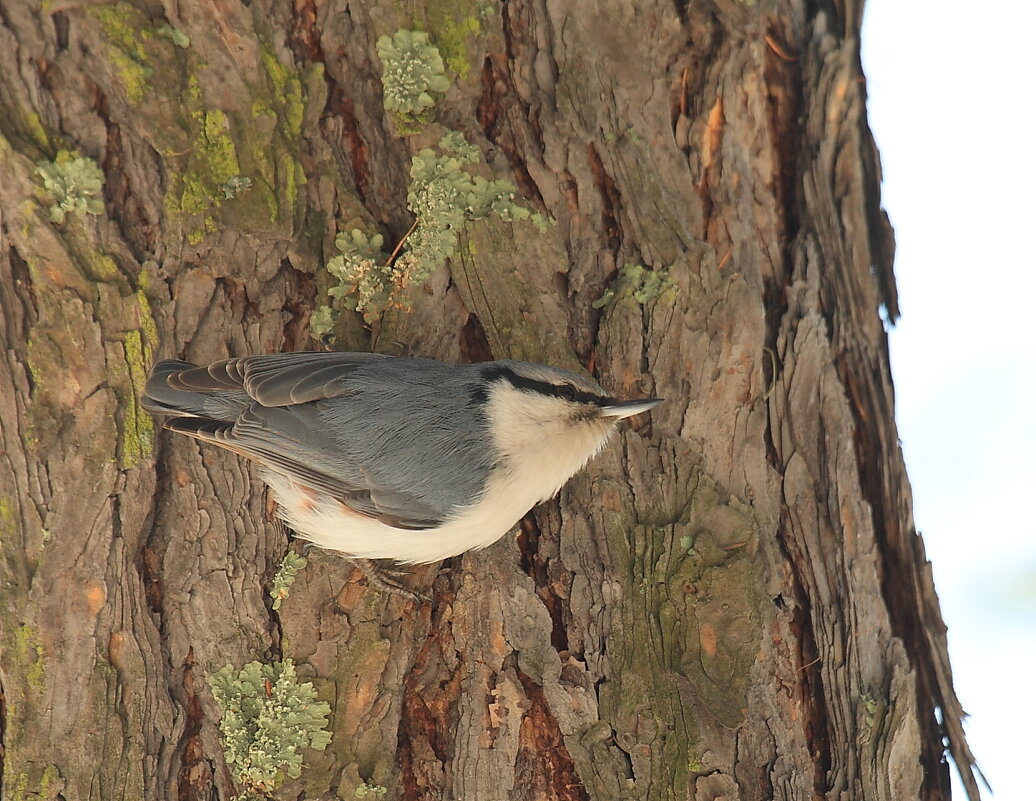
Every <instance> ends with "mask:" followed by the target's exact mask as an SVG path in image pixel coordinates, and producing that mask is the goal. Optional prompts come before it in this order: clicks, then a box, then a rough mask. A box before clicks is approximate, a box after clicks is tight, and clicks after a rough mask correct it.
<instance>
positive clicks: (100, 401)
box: [0, 0, 977, 801]
mask: <svg viewBox="0 0 1036 801" xmlns="http://www.w3.org/2000/svg"><path fill="white" fill-rule="evenodd" d="M404 5H405V8H403V7H401V6H399V5H398V4H393V3H388V2H374V3H350V2H345V0H341V1H340V2H336V3H329V2H325V1H324V0H293V2H284V1H283V0H258V1H257V2H253V3H250V4H245V3H241V2H238V1H237V0H227V1H226V2H218V3H214V2H209V0H190V2H175V3H174V2H164V1H161V0H154V1H153V2H143V0H142V1H141V2H139V3H132V4H131V3H128V2H118V3H112V4H77V3H38V2H35V3H34V2H6V3H3V4H0V174H2V176H3V180H2V181H0V315H2V319H0V345H2V349H0V350H2V354H3V357H2V359H0V437H2V439H0V559H2V563H0V571H2V572H0V579H2V581H0V770H2V773H0V781H2V791H3V796H4V798H12V799H13V798H41V799H43V798H46V799H58V798H69V799H72V798H77V799H78V798H83V799H86V798H104V799H108V798H147V799H155V800H156V801H157V800H158V799H176V800H177V801H189V799H202V798H205V799H209V798H216V797H219V798H231V797H232V796H233V795H234V793H235V792H236V790H235V788H234V786H233V781H232V774H231V772H230V771H229V770H228V768H227V765H226V764H225V762H224V758H223V754H222V751H221V747H220V742H219V733H218V728H217V723H218V719H219V710H218V707H217V705H216V703H215V700H214V698H213V697H212V694H211V692H210V690H209V687H208V685H207V683H206V679H207V677H208V676H209V675H211V674H212V673H213V672H215V671H216V670H218V669H219V668H220V667H222V666H223V665H224V664H227V663H232V664H234V665H235V666H240V665H242V664H244V663H246V662H249V661H251V660H255V659H258V660H263V661H270V660H274V659H280V658H283V657H290V658H292V659H294V660H295V661H296V663H297V664H298V666H299V672H300V675H302V676H303V677H304V678H306V679H308V680H312V681H313V682H314V684H315V686H316V687H317V688H318V690H319V693H320V695H321V697H322V698H323V699H325V700H327V701H328V702H329V703H330V704H331V707H332V714H331V717H332V730H333V733H334V739H333V741H332V743H331V745H330V746H329V747H328V748H327V749H326V750H325V751H324V752H309V753H307V767H306V769H305V770H304V772H303V774H302V776H301V778H299V779H297V780H293V781H289V782H287V783H286V784H285V785H284V786H283V787H282V788H280V789H279V790H277V791H276V793H275V796H276V797H278V798H296V797H326V798H331V797H341V798H350V797H353V796H354V791H355V790H356V788H357V787H359V786H360V785H361V784H363V783H367V784H369V785H381V786H382V787H385V788H387V793H388V795H387V796H386V797H388V798H399V799H426V798H443V799H447V798H458V799H480V801H482V800H483V799H487V800H491V799H530V800H531V799H565V800H566V801H570V800H576V799H627V798H638V799H640V798H643V799H663V798H693V799H701V800H702V801H704V800H705V799H716V798H724V797H725V798H740V799H743V800H745V801H748V800H750V799H760V800H761V799H778V798H779V799H792V798H795V799H798V798H814V797H816V798H820V797H823V798H830V799H836V798H837V799H853V801H858V800H861V799H862V800H865V801H871V800H874V801H878V800H881V801H885V800H886V799H887V800H888V801H893V799H895V800H896V801H900V800H901V799H911V798H917V799H926V801H937V800H938V799H944V798H948V797H949V783H948V769H947V766H946V762H945V759H944V746H943V741H944V738H945V740H946V741H947V742H948V744H949V745H948V750H949V753H950V754H951V755H952V757H953V759H954V761H955V762H956V763H957V765H959V766H960V767H961V770H962V775H963V777H964V783H965V786H966V787H967V789H968V793H969V795H970V797H971V798H972V799H977V786H976V784H975V779H974V773H973V768H972V763H973V760H972V757H971V754H970V752H969V750H968V746H967V743H966V742H965V739H964V736H963V731H962V728H961V719H962V717H963V712H962V710H961V708H960V705H959V702H958V701H957V699H956V697H955V695H954V692H953V687H952V680H951V675H950V668H949V663H948V658H947V654H946V642H945V626H944V625H943V623H942V621H941V618H940V614H939V607H938V601H937V598H936V596H935V592H934V588H933V585H932V579H931V573H930V570H929V566H928V564H927V562H926V560H925V556H924V548H923V545H922V543H921V539H920V537H919V535H918V534H917V532H916V530H915V529H914V525H913V520H912V517H911V507H910V490H909V485H908V483H907V479H906V473H905V469H904V465H903V461H902V456H901V454H900V451H899V447H898V444H897V439H896V429H895V422H894V419H893V395H892V383H891V378H890V375H889V369H888V352H887V343H886V339H885V332H884V328H883V325H882V321H881V317H880V315H879V309H882V308H884V310H885V313H886V314H887V316H888V318H890V319H892V320H894V319H895V317H896V315H897V314H898V306H897V300H896V295H895V283H894V279H893V277H892V247H893V244H892V242H893V240H892V233H891V229H890V228H889V225H888V220H887V218H886V217H885V215H884V213H883V212H882V210H881V208H880V200H879V187H880V175H879V167H878V159H877V154H876V151H875V148H874V143H873V141H872V139H871V136H870V133H869V130H868V128H867V121H866V109H865V94H864V92H865V85H864V81H863V76H862V73H861V69H860V63H859V24H860V14H861V8H860V6H859V5H858V4H845V3H836V4H833V5H830V6H824V7H823V8H820V7H815V6H809V5H806V4H802V3H799V2H795V1H794V0H792V1H791V2H777V3H772V4H762V5H760V4H755V5H746V4H743V3H739V2H735V0H711V2H703V3H700V4H684V3H638V4H636V8H635V11H634V8H633V7H632V6H628V5H623V4H617V3H613V4H606V5H604V6H602V5H600V4H579V3H560V2H555V1H554V0H522V2H514V1H512V2H507V3H503V4H493V3H486V2H455V3H449V4H446V3H438V2H434V3H433V2H428V3H408V4H404ZM163 26H168V27H169V29H170V30H171V29H175V30H176V31H179V32H180V33H182V34H184V35H186V36H187V37H189V45H188V46H186V47H181V46H179V45H177V44H176V43H175V42H174V41H173V39H172V38H171V37H170V36H169V35H168V34H162V33H160V30H161V29H163ZM400 27H421V28H423V29H427V30H428V31H429V33H430V35H431V38H432V41H434V42H436V43H437V44H438V45H439V47H440V49H441V50H443V52H444V54H445V55H446V56H447V59H446V60H447V63H448V64H449V68H450V69H449V77H450V78H451V79H452V81H453V84H452V86H451V88H450V90H449V91H448V92H447V93H446V95H445V97H443V98H442V99H441V100H440V101H439V103H438V104H437V106H436V108H435V110H434V113H433V115H432V116H433V121H432V122H430V124H429V125H427V126H425V127H424V128H423V129H422V130H420V131H418V132H417V133H413V134H409V135H406V136H401V135H400V132H399V126H398V125H397V123H396V122H395V121H393V120H392V119H391V118H390V117H389V116H388V115H387V114H386V112H385V110H384V109H383V107H382V96H381V84H380V74H381V72H380V64H379V62H378V59H377V55H376V51H375V47H374V43H375V41H376V40H377V38H378V37H379V36H381V35H384V34H390V33H392V32H393V31H395V30H396V29H397V28H400ZM446 128H450V129H453V130H458V131H460V132H462V133H463V134H464V135H465V137H466V138H467V139H468V141H470V142H472V143H474V144H476V145H478V147H479V149H480V150H481V152H482V153H483V155H484V159H485V165H484V167H483V168H482V169H483V174H484V175H485V176H486V177H504V176H506V177H508V178H509V179H511V180H513V181H514V182H515V184H516V185H517V186H518V188H519V193H520V194H521V195H522V196H523V198H525V201H526V202H527V203H529V204H530V205H532V206H534V207H535V208H537V209H538V210H540V211H542V212H543V213H546V214H549V215H550V216H551V217H553V218H554V219H555V220H556V221H557V224H556V226H554V227H553V228H552V229H551V230H550V231H549V232H548V233H546V234H540V233H538V232H536V231H535V230H534V229H533V228H532V227H531V226H529V225H527V224H524V223H516V224H513V225H505V224H502V223H499V222H497V223H473V224H470V225H468V226H467V227H466V229H465V230H464V231H463V233H462V240H463V241H462V243H461V247H460V248H458V251H457V255H456V256H455V257H454V258H452V259H451V261H450V263H449V264H448V266H447V267H446V268H444V269H442V270H440V271H439V272H437V273H436V274H435V275H433V276H432V277H431V279H430V280H429V281H428V282H427V284H426V285H425V286H424V287H422V288H421V289H420V291H419V293H418V295H417V300H416V303H415V305H414V309H413V311H412V312H411V313H409V314H403V313H400V312H395V311H393V312H389V313H387V314H386V315H385V316H384V318H383V319H382V320H380V321H379V322H378V323H376V324H375V325H373V326H372V327H371V328H370V329H366V328H364V327H363V326H362V325H361V323H360V321H359V319H358V318H357V319H356V320H351V321H350V322H349V323H348V325H347V326H346V329H347V330H345V331H343V332H342V336H341V340H340V345H341V346H342V347H343V348H353V349H375V350H380V351H384V352H390V353H402V352H406V353H411V354H415V355H426V356H432V357H437V358H442V359H447V360H455V361H472V360H480V359H487V358H500V357H514V358H526V359H530V360H535V361H543V362H549V363H554V364H557V365H559V366H566V367H572V368H575V369H586V370H589V371H591V372H592V373H593V374H595V375H596V376H597V377H598V378H599V379H600V380H601V381H602V383H603V384H604V385H605V386H607V387H608V388H609V389H611V390H613V391H614V392H615V394H617V395H629V396H641V395H645V396H646V395H657V396H660V397H664V398H666V399H667V402H666V403H665V404H663V405H662V406H659V407H658V408H657V409H655V410H654V411H653V412H652V414H651V417H650V419H649V420H646V421H639V422H637V423H635V424H634V425H633V426H630V427H628V428H626V429H624V430H623V432H622V434H621V436H619V437H617V438H616V439H615V441H614V442H613V443H612V444H611V445H610V447H609V448H608V449H607V450H606V451H605V453H603V454H602V455H601V456H600V457H599V458H598V459H597V460H595V462H594V463H593V464H592V465H591V467H590V468H589V469H588V470H587V471H585V472H584V473H582V474H581V475H580V476H578V477H577V478H576V479H574V480H573V481H572V482H571V483H570V484H569V485H568V486H567V487H566V488H565V489H563V490H562V492H561V494H560V496H559V497H558V499H556V500H554V501H551V502H549V503H546V504H543V505H542V506H540V507H539V508H537V509H535V510H534V511H532V512H531V513H530V514H529V515H528V516H527V517H526V518H525V520H523V521H522V524H521V526H520V531H519V532H518V535H517V536H507V537H505V538H504V539H503V540H502V541H501V542H499V543H498V544H496V545H494V546H492V547H491V548H489V549H486V550H485V551H482V552H479V553H471V554H466V555H464V556H461V557H457V558H454V559H452V560H448V562H447V563H446V564H445V565H443V566H442V567H441V568H436V567H434V566H432V567H424V568H418V569H416V570H415V571H414V572H413V576H412V577H411V578H410V579H409V581H410V582H411V583H412V585H413V586H415V587H419V588H422V589H423V590H424V591H427V592H429V593H430V594H432V595H433V596H434V603H432V604H430V605H427V604H426V605H422V606H419V605H415V604H413V603H411V602H407V601H404V600H402V599H400V598H398V597H395V596H386V595H384V594H381V593H380V592H378V591H377V590H376V589H373V588H371V587H369V586H368V585H367V584H366V582H365V581H364V579H363V578H362V577H361V576H360V575H359V574H358V573H354V572H353V571H352V569H351V567H350V566H349V565H348V564H347V563H346V562H344V561H343V560H341V559H339V558H337V557H336V556H335V555H333V554H321V553H314V554H311V558H310V563H309V565H308V566H307V567H306V568H305V570H304V571H302V572H301V573H300V575H299V576H298V578H297V580H296V583H295V585H294V586H293V587H292V590H291V595H290V596H289V597H288V598H287V599H286V600H285V601H284V604H283V605H282V606H281V608H280V609H279V610H278V611H274V610H273V609H272V604H271V601H270V599H269V596H268V594H267V591H268V587H269V581H270V578H271V577H272V575H273V573H274V571H275V569H276V566H277V564H278V563H279V562H280V560H281V558H282V556H283V555H284V553H285V551H286V549H287V548H288V547H290V546H289V537H288V533H287V532H286V531H284V529H283V527H282V526H281V525H280V524H278V523H277V522H276V520H275V518H274V515H273V510H272V509H271V508H270V506H269V504H268V502H267V499H266V496H265V493H264V491H263V488H262V484H261V482H259V481H258V480H257V478H256V476H255V474H254V473H253V471H252V469H251V467H250V466H249V465H247V464H245V463H243V462H242V461H241V460H239V459H238V458H237V457H235V456H233V455H230V454H226V453H222V452H217V451H215V450H214V449H211V448H206V447H199V446H198V445H197V444H195V443H194V442H193V441H186V440H185V439H183V438H176V437H172V436H167V435H166V434H165V433H161V432H159V433H157V434H156V433H155V432H154V431H153V430H152V427H151V421H150V418H148V417H146V416H145V415H143V413H142V412H141V411H140V409H139V406H138V404H137V397H138V395H139V391H140V387H141V381H142V378H143V375H144V374H145V372H146V369H147V368H148V367H149V366H150V364H151V363H152V362H153V361H155V360H157V359H158V358H164V357H173V356H178V357H182V358H187V359H190V360H193V361H198V362H207V361H211V360H214V359H218V358H221V357H225V356H228V355H239V354H244V353H254V352H274V351H279V350H295V349H306V348H315V347H318V343H315V342H314V341H313V340H311V339H310V338H309V336H308V323H309V315H310V314H311V312H312V310H313V308H314V307H315V306H316V305H319V304H320V303H323V302H324V292H325V290H326V289H327V287H328V286H329V285H330V280H331V279H330V278H329V277H328V275H327V273H326V272H325V271H324V269H323V265H324V264H325V263H326V262H327V261H328V260H329V259H330V258H331V257H332V256H333V255H334V254H335V252H336V251H335V249H334V247H333V242H334V237H335V233H336V232H337V231H341V230H347V229H350V228H353V227H361V228H364V229H366V230H369V231H371V232H373V231H378V232H380V233H382V234H383V235H384V236H385V239H386V241H387V242H392V243H395V242H398V241H399V239H400V238H401V237H402V236H404V234H405V232H406V231H407V230H408V229H409V228H410V226H411V224H412V223H413V219H412V217H411V215H410V213H409V212H408V211H407V209H406V192H407V185H408V181H409V178H408V173H409V166H410V158H411V155H412V154H413V153H415V152H417V150H419V149H420V148H422V147H427V146H429V145H431V144H432V143H434V142H435V141H437V140H438V138H439V137H440V136H441V135H442V133H443V131H444V130H446ZM63 149H65V150H76V151H78V152H79V153H80V154H81V155H83V156H87V157H89V158H91V159H93V160H94V161H95V162H96V163H97V164H98V165H99V166H100V167H101V168H102V170H103V172H104V175H105V185H104V202H105V213H104V214H103V215H100V216H97V217H94V216H80V215H69V217H68V219H67V220H66V222H65V223H64V224H60V225H59V224H56V223H53V222H51V221H50V220H49V219H48V214H47V209H46V199H45V196H44V194H43V191H42V188H41V182H40V180H39V178H38V176H37V175H36V174H35V172H34V170H35V165H36V163H37V162H39V161H43V160H50V159H53V158H55V156H56V155H57V153H58V151H59V150H63ZM235 165H236V167H235ZM232 168H234V169H236V170H237V173H238V174H240V175H241V176H246V177H249V178H250V180H251V187H250V188H249V189H248V190H246V191H244V192H242V193H240V194H239V195H238V196H236V197H233V198H224V197H223V196H222V192H221V191H220V188H219V187H220V182H221V181H222V180H225V176H226V175H228V174H230V173H229V172H228V170H230V171H232ZM626 264H639V265H643V266H644V267H646V268H647V269H649V270H654V271H663V270H664V271H666V273H667V275H668V276H669V278H670V280H671V281H672V288H671V289H668V290H665V291H663V292H661V293H660V294H657V296H654V297H646V298H643V299H642V300H641V301H638V300H637V299H636V298H634V297H633V296H632V294H631V293H629V292H626V293H622V292H619V293H618V294H617V295H616V296H615V298H614V300H613V301H612V302H611V303H609V304H607V305H605V306H604V307H603V308H594V304H595V301H597V300H598V299H599V298H601V297H602V295H604V293H605V292H606V290H608V289H609V288H615V287H616V286H618V284H617V282H618V281H620V277H619V275H620V271H621V269H622V268H623V266H624V265H626Z"/></svg>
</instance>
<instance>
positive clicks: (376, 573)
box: [346, 556, 432, 603]
mask: <svg viewBox="0 0 1036 801" xmlns="http://www.w3.org/2000/svg"><path fill="white" fill-rule="evenodd" d="M346 558H347V559H348V560H349V561H350V562H351V563H352V564H354V565H355V566H356V567H358V568H359V569H360V571H361V572H362V573H363V575H364V576H366V577H367V581H369V582H370V583H371V585H372V586H375V587H377V588H378V589H379V590H384V591H385V592H389V593H392V594H393V595H399V596H402V597H403V598H407V599H409V600H411V601H413V602H414V603H429V602H430V601H431V600H432V599H431V598H429V597H428V596H427V595H425V594H423V593H420V592H415V591H414V590H411V589H408V588H406V587H404V586H403V577H404V576H406V575H408V573H407V571H405V570H398V569H396V570H393V569H392V568H386V567H382V566H381V565H379V564H378V563H377V562H375V561H374V560H373V559H360V558H358V557H355V556H349V557H346Z"/></svg>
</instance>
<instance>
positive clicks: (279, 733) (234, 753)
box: [209, 659, 331, 798]
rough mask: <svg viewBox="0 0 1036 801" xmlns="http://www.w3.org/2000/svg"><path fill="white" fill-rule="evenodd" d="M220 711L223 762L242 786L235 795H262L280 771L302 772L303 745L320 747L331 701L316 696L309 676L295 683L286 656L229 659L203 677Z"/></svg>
mask: <svg viewBox="0 0 1036 801" xmlns="http://www.w3.org/2000/svg"><path fill="white" fill-rule="evenodd" d="M209 686H210V687H211V688H212V694H213V695H214V696H215V698H216V701H217V702H218V703H219V705H220V708H221V709H222V711H223V714H222V717H221V718H220V721H219V729H220V733H221V734H222V739H223V752H224V755H225V757H226V760H227V764H228V765H230V766H231V769H232V771H233V773H234V777H235V779H236V781H237V783H238V785H239V786H240V788H241V790H242V795H241V796H239V798H249V797H255V796H265V795H267V794H269V792H270V791H272V790H273V789H275V788H276V787H277V786H278V785H279V784H280V783H281V782H282V781H283V780H284V777H285V776H290V777H291V778H298V776H299V775H301V773H302V754H301V753H300V750H301V749H302V748H305V747H307V746H308V747H309V748H315V749H317V750H318V751H323V750H324V748H326V747H327V744H328V743H330V742H331V733H330V732H329V731H326V729H327V716H328V714H330V712H331V707H330V706H329V705H328V704H327V703H326V702H325V701H317V700H316V697H317V694H316V690H314V689H313V684H312V683H311V682H304V683H301V684H300V683H299V681H298V676H297V675H296V673H295V665H294V663H293V662H292V661H291V660H290V659H285V660H284V661H283V662H274V663H273V664H263V663H261V662H250V663H249V664H247V665H245V666H244V667H243V668H241V670H240V671H238V670H235V669H234V667H233V666H232V665H227V666H226V667H223V668H221V669H220V670H219V671H217V672H216V673H215V674H214V675H212V676H211V677H209Z"/></svg>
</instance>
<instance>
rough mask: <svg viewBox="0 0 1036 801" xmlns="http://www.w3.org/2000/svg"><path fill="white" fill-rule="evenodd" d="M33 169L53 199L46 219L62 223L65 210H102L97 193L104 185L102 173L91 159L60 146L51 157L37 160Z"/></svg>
mask: <svg viewBox="0 0 1036 801" xmlns="http://www.w3.org/2000/svg"><path fill="white" fill-rule="evenodd" d="M36 172H37V173H38V174H39V175H40V176H41V177H42V178H43V189H44V191H45V192H46V193H47V196H48V197H49V198H50V199H51V200H52V201H53V204H52V205H51V207H50V219H51V220H53V221H54V222H56V223H63V222H64V221H65V217H66V216H67V215H68V214H101V213H103V212H104V201H103V200H101V199H100V198H99V197H98V195H100V194H101V188H102V187H103V186H104V173H103V172H101V169H100V167H98V166H97V164H96V162H94V160H93V159H88V158H83V157H82V156H77V155H76V154H74V153H71V152H70V151H68V150H62V151H60V152H59V153H58V155H57V157H56V158H55V159H54V161H41V162H38V163H37V164H36Z"/></svg>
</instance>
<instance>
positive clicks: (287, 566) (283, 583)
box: [270, 551, 307, 609]
mask: <svg viewBox="0 0 1036 801" xmlns="http://www.w3.org/2000/svg"><path fill="white" fill-rule="evenodd" d="M306 562H307V559H306V557H305V556H302V555H301V554H297V553H295V551H288V553H286V554H285V555H284V558H283V559H282V560H281V564H280V567H278V568H277V573H276V575H274V577H273V583H272V584H271V585H270V597H271V598H273V608H274V609H280V608H281V601H283V600H284V599H285V598H287V597H288V590H289V588H290V587H291V585H292V584H294V583H295V574H296V573H298V572H299V571H300V570H302V568H304V567H305V566H306Z"/></svg>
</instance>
